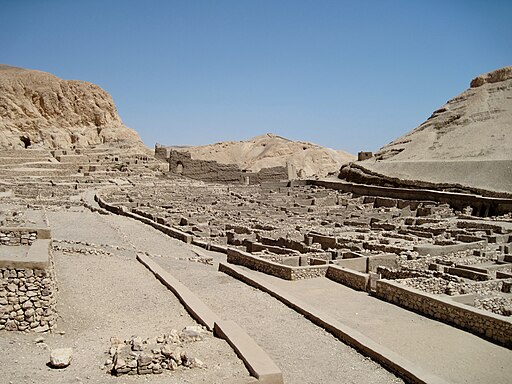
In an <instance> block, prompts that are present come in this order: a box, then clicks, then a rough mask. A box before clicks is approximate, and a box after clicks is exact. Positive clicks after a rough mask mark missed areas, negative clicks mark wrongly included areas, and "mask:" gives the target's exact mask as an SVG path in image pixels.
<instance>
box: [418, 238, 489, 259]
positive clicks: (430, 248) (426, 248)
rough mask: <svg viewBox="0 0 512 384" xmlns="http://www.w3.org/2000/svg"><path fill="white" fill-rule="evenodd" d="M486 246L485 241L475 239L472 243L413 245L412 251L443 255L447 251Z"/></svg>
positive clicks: (422, 253) (452, 251)
mask: <svg viewBox="0 0 512 384" xmlns="http://www.w3.org/2000/svg"><path fill="white" fill-rule="evenodd" d="M486 246H487V241H485V240H482V241H475V242H473V243H460V244H453V245H433V244H419V245H415V246H414V247H413V251H415V252H418V254H420V255H422V256H426V255H430V256H443V255H447V254H449V253H454V252H460V251H466V250H468V249H482V248H485V247H486Z"/></svg>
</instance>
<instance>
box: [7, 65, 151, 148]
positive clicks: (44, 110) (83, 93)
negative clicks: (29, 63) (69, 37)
mask: <svg viewBox="0 0 512 384" xmlns="http://www.w3.org/2000/svg"><path fill="white" fill-rule="evenodd" d="M29 144H30V145H31V146H32V147H41V148H50V149H54V148H73V147H76V148H80V147H88V146H92V145H98V144H107V145H127V146H138V147H141V146H143V144H142V141H141V140H140V138H139V136H138V135H137V133H136V132H135V131H133V130H132V129H129V128H127V127H126V126H124V125H123V123H122V121H121V118H120V117H119V115H118V114H117V110H116V107H115V105H114V102H113V100H112V97H111V96H110V95H109V94H108V93H107V92H105V91H104V90H103V89H101V88H100V87H99V86H97V85H95V84H91V83H88V82H85V81H77V80H62V79H59V78H58V77H56V76H54V75H52V74H50V73H46V72H41V71H35V70H28V69H23V68H17V67H11V66H7V65H0V148H12V149H16V148H24V147H25V146H26V145H29Z"/></svg>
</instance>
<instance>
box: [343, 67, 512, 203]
mask: <svg viewBox="0 0 512 384" xmlns="http://www.w3.org/2000/svg"><path fill="white" fill-rule="evenodd" d="M511 148H512V67H505V68H501V69H498V70H495V71H492V72H489V73H486V74H484V75H481V76H478V77H476V78H475V79H473V81H471V84H470V88H469V89H467V90H466V91H464V92H463V93H461V94H460V95H458V96H456V97H455V98H453V99H451V100H450V101H448V102H447V103H446V104H445V105H443V106H442V107H441V108H439V109H438V110H436V111H435V112H434V113H433V114H432V115H431V116H430V118H429V119H428V120H427V121H425V122H424V123H423V124H421V125H420V126H419V127H417V128H415V129H414V130H412V131H411V132H409V133H407V134H405V135H403V136H402V137H400V138H398V139H396V140H395V141H393V142H391V143H390V144H388V145H386V146H384V147H383V148H381V149H380V150H379V151H378V152H377V153H376V154H375V156H374V157H373V158H371V159H369V160H365V161H361V162H357V163H354V164H353V165H352V166H351V167H345V168H344V169H342V172H341V174H340V176H341V177H343V178H347V179H349V180H354V181H360V182H365V180H366V181H368V180H370V179H371V181H372V182H378V180H377V179H378V178H381V179H383V180H381V182H380V183H381V184H382V183H385V182H387V181H390V180H389V179H390V178H393V179H395V180H394V181H395V182H396V181H397V180H399V182H403V184H405V185H408V184H409V185H410V184H411V182H413V183H412V184H414V182H419V184H422V183H423V184H424V185H428V184H442V185H446V186H450V185H452V186H460V187H462V188H463V189H464V188H466V189H473V190H480V189H481V190H488V191H498V192H507V193H511V192H512V149H511ZM386 179H387V181H386ZM416 184H418V183H416Z"/></svg>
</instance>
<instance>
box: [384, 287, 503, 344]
mask: <svg viewBox="0 0 512 384" xmlns="http://www.w3.org/2000/svg"><path fill="white" fill-rule="evenodd" d="M375 295H376V296H377V297H379V298H380V299H382V300H385V301H388V302H390V303H393V304H397V305H399V306H401V307H404V308H407V309H410V310H413V311H415V312H418V313H420V314H422V315H424V316H428V317H431V318H434V319H437V320H441V321H443V322H445V323H448V324H450V325H454V326H456V327H459V328H461V329H464V330H466V331H469V332H471V333H474V334H476V335H478V336H481V337H484V338H486V339H489V340H492V341H494V342H496V343H498V344H501V345H504V346H506V347H508V348H510V347H512V320H511V319H508V318H506V317H504V316H501V315H496V314H493V313H489V312H487V311H483V310H480V309H477V308H473V307H470V306H467V305H464V304H460V303H457V302H454V301H453V300H450V299H446V298H442V297H437V296H435V295H431V294H428V293H425V292H422V291H419V290H416V289H413V288H409V287H406V286H404V285H401V284H399V283H396V282H393V281H389V280H378V281H377V289H376V292H375Z"/></svg>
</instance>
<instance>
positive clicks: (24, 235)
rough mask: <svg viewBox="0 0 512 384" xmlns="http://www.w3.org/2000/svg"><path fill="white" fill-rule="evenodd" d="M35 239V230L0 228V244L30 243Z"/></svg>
mask: <svg viewBox="0 0 512 384" xmlns="http://www.w3.org/2000/svg"><path fill="white" fill-rule="evenodd" d="M35 240H37V231H35V230H29V229H14V228H13V229H6V228H2V229H0V245H10V246H16V245H32V243H33V242H34V241H35Z"/></svg>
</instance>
